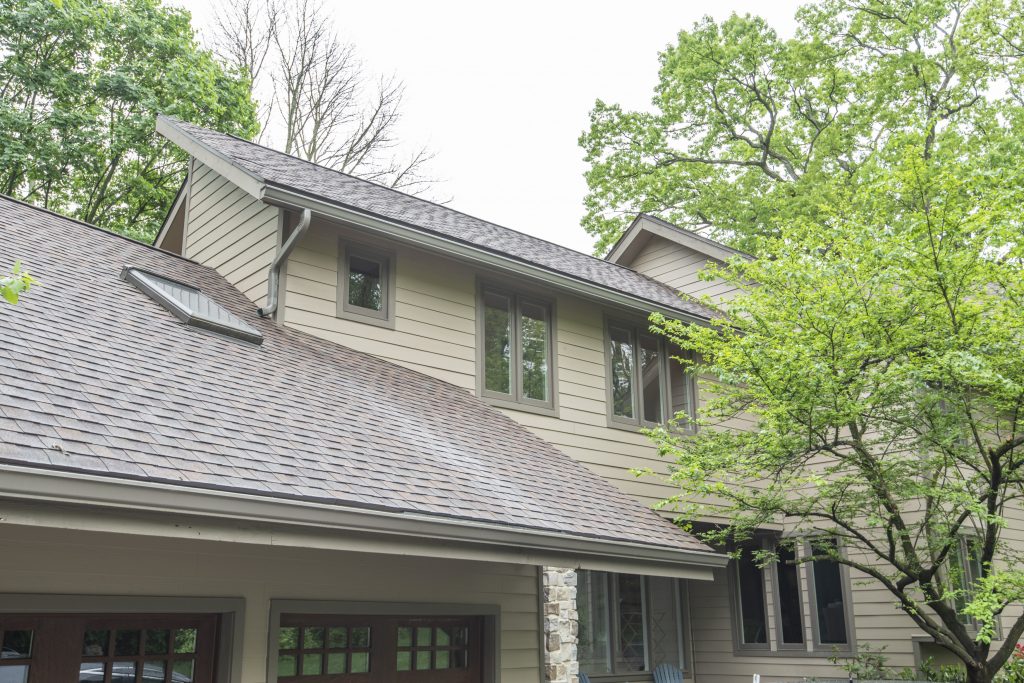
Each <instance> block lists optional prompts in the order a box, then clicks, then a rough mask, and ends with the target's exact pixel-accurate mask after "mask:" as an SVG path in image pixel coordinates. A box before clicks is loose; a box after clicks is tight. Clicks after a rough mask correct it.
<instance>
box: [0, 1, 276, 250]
mask: <svg viewBox="0 0 1024 683" xmlns="http://www.w3.org/2000/svg"><path fill="white" fill-rule="evenodd" d="M189 20H190V17H189V14H188V13H187V12H185V11H182V10H179V9H174V8H169V7H164V6H162V5H161V4H160V2H159V0H65V1H64V2H61V3H54V2H52V1H50V0H0V193H3V194H8V195H12V196H16V197H19V198H22V199H25V200H27V201H30V202H32V203H35V204H38V205H40V206H44V207H47V208H51V209H54V210H56V211H59V212H61V213H65V214H68V215H71V216H74V217H76V218H79V219H81V220H84V221H87V222H90V223H95V224H97V225H100V226H103V227H106V228H109V229H112V230H115V231H117V232H120V233H122V234H125V235H128V236H130V237H134V238H136V239H140V240H146V241H148V240H151V239H152V238H153V237H154V236H155V234H156V231H157V230H158V229H159V226H160V224H161V222H162V221H163V218H164V214H165V213H166V211H167V209H168V207H169V206H170V203H171V201H172V200H173V197H174V194H175V192H176V191H177V189H178V186H179V185H180V183H181V181H182V178H183V175H184V171H185V164H186V157H185V156H184V155H183V154H182V153H181V152H180V151H178V150H176V149H175V148H174V146H173V145H172V144H170V143H169V142H167V141H165V140H163V139H162V138H160V137H159V136H158V135H157V134H156V132H155V123H156V115H157V113H158V112H159V113H163V114H169V115H172V116H176V117H178V118H181V119H184V120H187V121H192V122H195V123H198V124H201V125H206V126H210V127H213V128H216V129H218V130H221V131H224V132H228V133H234V134H238V135H241V136H245V137H250V136H251V135H253V134H254V133H255V131H256V118H255V106H254V104H253V102H252V100H251V97H250V92H249V86H248V80H247V79H246V78H244V77H242V76H241V75H236V74H234V73H230V72H228V71H226V70H225V69H224V68H223V67H222V66H221V65H220V64H219V63H218V62H217V61H216V60H215V59H214V58H213V57H212V55H211V54H210V53H209V52H208V51H205V50H202V49H200V48H199V46H198V44H197V42H196V39H195V36H194V33H193V30H192V28H191V25H190V23H189Z"/></svg>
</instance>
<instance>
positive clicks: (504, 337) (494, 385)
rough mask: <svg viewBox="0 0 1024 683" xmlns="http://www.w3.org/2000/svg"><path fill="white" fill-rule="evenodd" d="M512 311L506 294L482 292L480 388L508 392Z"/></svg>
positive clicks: (510, 384)
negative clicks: (482, 348) (482, 360)
mask: <svg viewBox="0 0 1024 683" xmlns="http://www.w3.org/2000/svg"><path fill="white" fill-rule="evenodd" d="M511 362H512V312H511V307H510V305H509V299H508V297H507V296H502V295H501V294H495V293H493V292H485V293H484V388H486V389H487V390H488V391H497V392H499V393H502V394H511V393H512V379H511V369H512V366H511Z"/></svg>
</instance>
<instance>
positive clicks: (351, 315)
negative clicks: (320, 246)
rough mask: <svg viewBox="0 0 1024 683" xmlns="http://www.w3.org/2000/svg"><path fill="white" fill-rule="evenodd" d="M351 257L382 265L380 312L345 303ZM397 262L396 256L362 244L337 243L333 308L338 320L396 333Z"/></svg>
mask: <svg viewBox="0 0 1024 683" xmlns="http://www.w3.org/2000/svg"><path fill="white" fill-rule="evenodd" d="M350 256H358V257H362V258H366V259H369V260H371V261H378V262H379V263H380V264H381V278H380V283H381V295H382V296H381V299H382V310H380V311H374V310H372V309H368V308H363V307H361V306H353V305H352V304H350V303H349V302H348V279H349V278H348V276H349V257H350ZM397 261H398V258H397V256H396V254H395V252H394V251H392V250H390V249H387V248H382V247H379V246H374V245H370V244H363V243H361V242H353V241H352V240H349V239H346V238H341V239H339V240H338V290H337V297H338V299H337V306H336V308H337V311H336V315H337V317H339V318H342V319H344V320H353V321H355V322H361V323H366V324H368V325H376V326H377V327H384V328H387V329H390V330H393V329H395V288H396V285H395V282H396V275H395V272H396V271H397V270H398V268H397Z"/></svg>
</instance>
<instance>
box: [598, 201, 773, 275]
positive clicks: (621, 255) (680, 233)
mask: <svg viewBox="0 0 1024 683" xmlns="http://www.w3.org/2000/svg"><path fill="white" fill-rule="evenodd" d="M642 235H658V236H659V237H663V238H665V239H667V240H670V241H672V242H675V243H676V244H680V245H682V246H684V247H688V248H689V249H692V250H694V251H696V252H697V253H700V254H704V255H705V256H708V257H710V258H713V259H715V260H717V261H721V262H725V261H727V260H728V259H730V258H732V257H733V256H742V257H744V258H753V257H752V256H750V255H749V254H746V253H744V252H742V251H739V250H738V249H733V248H732V247H730V246H729V245H727V244H723V243H722V242H718V241H716V240H713V239H711V238H709V237H705V236H704V235H701V234H700V233H699V232H697V231H695V230H690V229H687V228H683V227H681V226H678V225H675V224H674V223H669V222H668V221H666V220H662V219H661V218H658V217H657V216H652V215H651V214H648V213H640V214H637V216H636V218H634V219H633V222H632V223H630V224H629V227H628V228H626V231H625V232H624V233H622V236H621V237H619V240H618V241H617V242H616V243H615V245H614V246H612V248H611V249H610V250H609V251H608V254H607V255H606V256H605V259H606V260H608V261H610V262H612V263H619V264H626V263H629V261H630V259H631V258H632V257H633V256H634V255H635V253H636V252H637V251H638V250H639V249H640V247H642V246H643V243H644V242H645V240H644V239H643V238H642V237H641V236H642ZM648 239H649V238H648Z"/></svg>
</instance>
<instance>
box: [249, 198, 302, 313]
mask: <svg viewBox="0 0 1024 683" xmlns="http://www.w3.org/2000/svg"><path fill="white" fill-rule="evenodd" d="M312 216H313V213H312V212H311V211H310V210H309V209H303V210H302V218H301V219H299V224H298V225H297V226H295V229H294V230H292V234H291V235H289V236H288V239H287V240H285V242H284V244H282V245H281V247H280V248H279V249H278V250H277V255H276V256H274V260H273V262H272V263H271V264H270V271H269V272H268V274H267V303H266V305H265V306H263V307H262V308H260V309H258V311H259V314H260V317H261V318H266V317H268V316H271V315H273V314H274V312H275V311H277V304H278V297H279V296H280V294H281V267H282V266H284V264H285V261H287V260H288V255H289V254H291V253H292V250H293V249H294V248H295V245H296V244H298V243H299V240H300V239H302V236H303V235H305V234H306V231H307V230H309V221H310V219H311V218H312Z"/></svg>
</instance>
